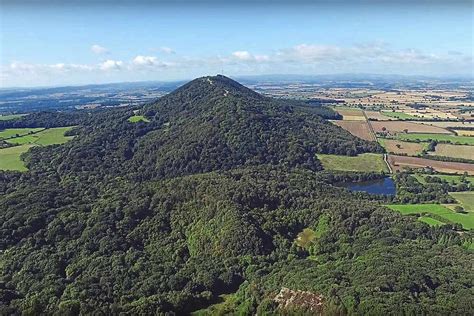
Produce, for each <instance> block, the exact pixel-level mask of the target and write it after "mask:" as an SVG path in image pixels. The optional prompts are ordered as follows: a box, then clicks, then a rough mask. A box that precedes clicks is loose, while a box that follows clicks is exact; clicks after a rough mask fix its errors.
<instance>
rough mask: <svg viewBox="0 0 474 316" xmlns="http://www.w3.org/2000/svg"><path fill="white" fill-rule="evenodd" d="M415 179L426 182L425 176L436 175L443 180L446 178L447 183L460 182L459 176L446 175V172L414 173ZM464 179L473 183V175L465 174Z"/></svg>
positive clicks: (422, 182)
mask: <svg viewBox="0 0 474 316" xmlns="http://www.w3.org/2000/svg"><path fill="white" fill-rule="evenodd" d="M414 176H415V178H416V180H418V182H420V183H421V184H426V181H425V177H427V176H430V177H436V178H440V179H443V180H446V181H447V182H448V183H453V182H454V184H459V183H461V176H455V175H446V174H419V173H418V174H415V175H414ZM466 180H467V181H468V182H470V183H473V184H474V176H466Z"/></svg>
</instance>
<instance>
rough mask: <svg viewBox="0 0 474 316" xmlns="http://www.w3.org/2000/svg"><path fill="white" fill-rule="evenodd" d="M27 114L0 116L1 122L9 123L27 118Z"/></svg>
mask: <svg viewBox="0 0 474 316" xmlns="http://www.w3.org/2000/svg"><path fill="white" fill-rule="evenodd" d="M25 115H26V114H11V115H0V121H9V120H14V119H17V118H20V117H22V116H25Z"/></svg>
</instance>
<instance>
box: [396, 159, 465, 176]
mask: <svg viewBox="0 0 474 316" xmlns="http://www.w3.org/2000/svg"><path fill="white" fill-rule="evenodd" d="M388 162H389V163H390V166H391V167H392V169H393V170H394V171H403V170H405V169H409V168H411V169H420V168H427V167H431V168H433V169H434V170H436V171H438V172H443V173H457V174H462V173H464V172H467V173H468V174H469V175H474V164H468V163H462V162H447V161H436V160H430V159H425V158H418V157H407V156H396V155H388Z"/></svg>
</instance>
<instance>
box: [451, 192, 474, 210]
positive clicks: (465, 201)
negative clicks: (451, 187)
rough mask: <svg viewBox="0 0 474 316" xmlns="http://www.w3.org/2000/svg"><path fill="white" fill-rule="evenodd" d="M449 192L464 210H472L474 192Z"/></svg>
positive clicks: (473, 207) (473, 208) (473, 206)
mask: <svg viewBox="0 0 474 316" xmlns="http://www.w3.org/2000/svg"><path fill="white" fill-rule="evenodd" d="M449 194H450V195H451V196H452V197H453V198H455V199H456V200H457V201H458V202H459V204H461V205H462V207H463V208H464V209H465V210H466V211H469V212H474V192H451V193H449ZM473 214H474V213H473Z"/></svg>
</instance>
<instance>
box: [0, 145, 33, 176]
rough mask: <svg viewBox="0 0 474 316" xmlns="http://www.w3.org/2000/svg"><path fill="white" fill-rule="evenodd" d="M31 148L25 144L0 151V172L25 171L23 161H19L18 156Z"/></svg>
mask: <svg viewBox="0 0 474 316" xmlns="http://www.w3.org/2000/svg"><path fill="white" fill-rule="evenodd" d="M33 146H34V145H30V144H26V145H21V146H15V147H9V148H4V149H0V170H18V171H25V170H26V167H25V164H24V163H23V161H21V159H20V155H21V154H22V153H24V152H27V151H28V149H30V148H31V147H33Z"/></svg>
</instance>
